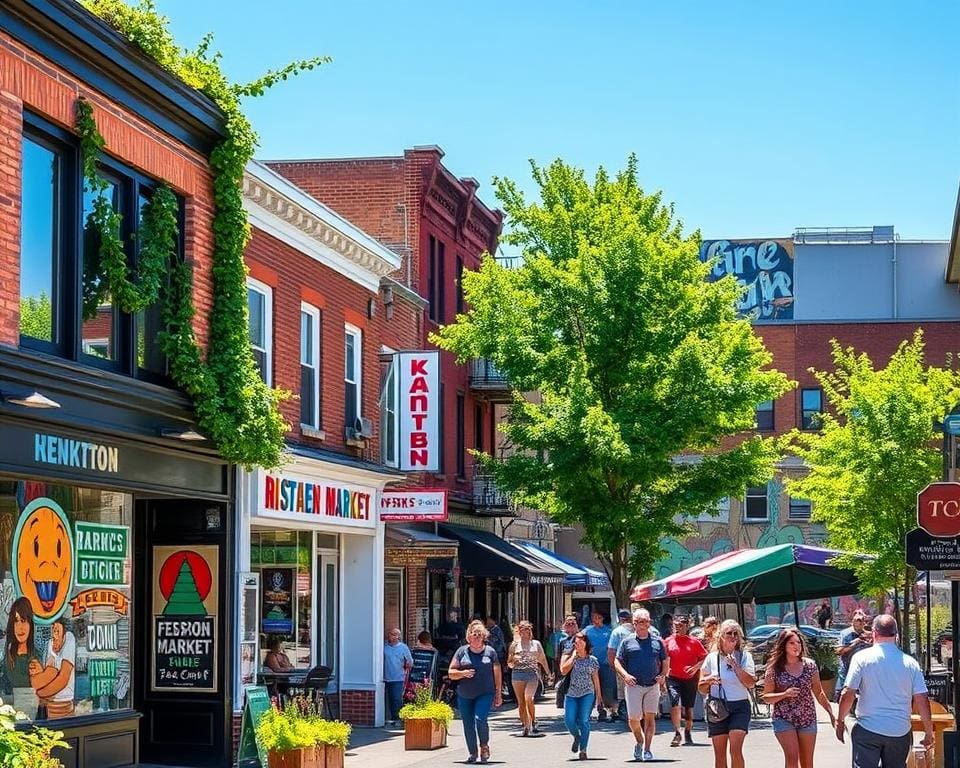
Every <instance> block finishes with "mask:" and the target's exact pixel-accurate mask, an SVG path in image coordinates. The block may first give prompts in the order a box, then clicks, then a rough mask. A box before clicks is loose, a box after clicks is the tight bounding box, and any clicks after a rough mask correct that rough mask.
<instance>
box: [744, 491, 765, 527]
mask: <svg viewBox="0 0 960 768" xmlns="http://www.w3.org/2000/svg"><path fill="white" fill-rule="evenodd" d="M754 487H756V488H763V499H764V502H765V504H764V510H765V514H764V516H763V517H747V500H748V499H756V498H759V495H752V496H751V495H750V488H747V492H746V493H745V494H744V496H743V515H742V516H741V517H742V518H743V522H745V523H766V522H769V521H770V488H769V486H766V485H763V486H760V485H758V486H754Z"/></svg>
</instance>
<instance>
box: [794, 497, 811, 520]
mask: <svg viewBox="0 0 960 768" xmlns="http://www.w3.org/2000/svg"><path fill="white" fill-rule="evenodd" d="M789 516H790V519H791V520H809V519H810V499H795V498H793V497H790V513H789Z"/></svg>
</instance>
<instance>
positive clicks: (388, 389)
mask: <svg viewBox="0 0 960 768" xmlns="http://www.w3.org/2000/svg"><path fill="white" fill-rule="evenodd" d="M384 351H385V352H390V351H391V350H384ZM398 448H399V445H398V436H397V358H396V357H394V358H393V360H391V361H390V365H388V366H387V371H386V374H385V375H384V377H383V393H382V395H381V405H380V454H381V456H382V458H383V463H384V464H386V465H387V466H388V467H395V466H397V450H398Z"/></svg>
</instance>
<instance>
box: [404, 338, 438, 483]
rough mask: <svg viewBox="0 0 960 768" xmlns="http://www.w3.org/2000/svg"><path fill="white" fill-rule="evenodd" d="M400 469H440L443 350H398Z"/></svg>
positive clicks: (426, 470)
mask: <svg viewBox="0 0 960 768" xmlns="http://www.w3.org/2000/svg"><path fill="white" fill-rule="evenodd" d="M397 365H398V367H399V373H400V375H399V376H398V377H397V385H398V387H399V390H400V391H399V393H398V394H399V397H398V403H399V419H400V430H399V432H400V470H401V471H402V472H437V471H439V470H440V419H441V418H442V414H441V413H440V353H439V352H438V351H429V352H427V351H421V352H398V353H397Z"/></svg>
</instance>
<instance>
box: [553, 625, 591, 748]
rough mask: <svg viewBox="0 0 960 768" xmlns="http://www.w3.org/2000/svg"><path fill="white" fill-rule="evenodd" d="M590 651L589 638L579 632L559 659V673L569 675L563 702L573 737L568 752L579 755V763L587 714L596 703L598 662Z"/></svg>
mask: <svg viewBox="0 0 960 768" xmlns="http://www.w3.org/2000/svg"><path fill="white" fill-rule="evenodd" d="M591 650H593V649H592V645H591V643H590V638H589V637H588V636H587V635H586V633H584V632H583V631H580V632H577V634H575V635H574V636H573V647H572V648H571V649H570V650H568V651H565V652H564V654H563V658H561V659H560V674H561V675H565V674H567V673H568V672H569V673H570V686H569V687H568V688H567V695H566V696H565V697H564V699H563V719H564V722H565V723H566V726H567V730H568V731H570V735H571V736H573V746H572V747H570V751H571V752H574V753H576V752H579V753H580V759H581V760H586V759H587V742H588V741H589V740H590V713H591V712H592V711H593V705H594V703H595V702H597V701H600V663H599V662H598V661H597V657H596V656H591V655H590V651H591ZM571 670H573V671H572V672H571Z"/></svg>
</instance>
